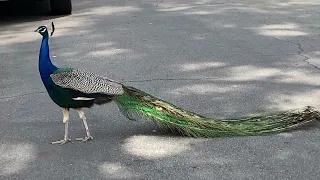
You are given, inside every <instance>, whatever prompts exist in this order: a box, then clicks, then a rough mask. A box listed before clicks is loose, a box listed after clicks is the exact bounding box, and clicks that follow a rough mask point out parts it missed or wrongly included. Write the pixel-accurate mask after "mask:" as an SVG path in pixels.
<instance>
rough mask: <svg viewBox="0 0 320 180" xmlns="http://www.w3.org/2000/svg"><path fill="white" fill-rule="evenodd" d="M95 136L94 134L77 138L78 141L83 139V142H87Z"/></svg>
mask: <svg viewBox="0 0 320 180" xmlns="http://www.w3.org/2000/svg"><path fill="white" fill-rule="evenodd" d="M92 139H93V137H92V136H86V137H85V138H76V141H82V142H86V141H89V140H92Z"/></svg>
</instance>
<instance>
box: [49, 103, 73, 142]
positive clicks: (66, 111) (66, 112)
mask: <svg viewBox="0 0 320 180" xmlns="http://www.w3.org/2000/svg"><path fill="white" fill-rule="evenodd" d="M62 114H63V119H62V121H63V123H64V138H63V139H62V140H59V141H55V142H52V143H51V144H60V145H63V144H66V143H68V142H70V139H69V138H68V126H69V109H66V108H62Z"/></svg>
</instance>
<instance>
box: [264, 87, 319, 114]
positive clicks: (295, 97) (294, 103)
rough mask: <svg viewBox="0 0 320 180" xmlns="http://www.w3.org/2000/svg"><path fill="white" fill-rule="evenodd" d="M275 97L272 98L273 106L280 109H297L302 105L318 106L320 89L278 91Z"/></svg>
mask: <svg viewBox="0 0 320 180" xmlns="http://www.w3.org/2000/svg"><path fill="white" fill-rule="evenodd" d="M275 96H277V98H275V99H272V101H273V103H274V104H273V105H271V106H270V107H274V108H277V109H280V110H288V109H297V108H301V107H303V106H313V107H316V108H319V107H320V99H319V98H318V97H320V90H319V89H318V90H308V91H304V92H296V93H285V92H284V93H281V94H280V93H279V94H277V95H275Z"/></svg>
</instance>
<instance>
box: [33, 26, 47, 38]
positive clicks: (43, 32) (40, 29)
mask: <svg viewBox="0 0 320 180" xmlns="http://www.w3.org/2000/svg"><path fill="white" fill-rule="evenodd" d="M34 32H38V33H40V34H41V35H42V36H47V35H48V29H47V27H45V26H39V27H38V28H37V29H36V30H35V31H34Z"/></svg>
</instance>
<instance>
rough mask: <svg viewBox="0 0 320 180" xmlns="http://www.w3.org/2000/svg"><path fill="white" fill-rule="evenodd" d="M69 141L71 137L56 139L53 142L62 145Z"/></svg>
mask: <svg viewBox="0 0 320 180" xmlns="http://www.w3.org/2000/svg"><path fill="white" fill-rule="evenodd" d="M68 142H71V139H62V140H59V141H54V142H51V144H60V145H64V144H66V143H68Z"/></svg>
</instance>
